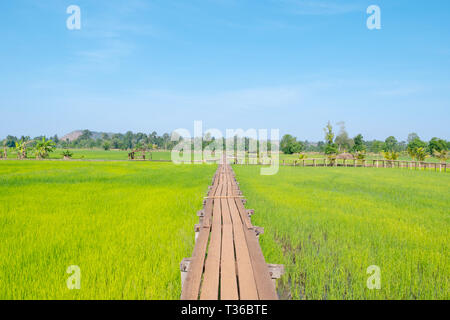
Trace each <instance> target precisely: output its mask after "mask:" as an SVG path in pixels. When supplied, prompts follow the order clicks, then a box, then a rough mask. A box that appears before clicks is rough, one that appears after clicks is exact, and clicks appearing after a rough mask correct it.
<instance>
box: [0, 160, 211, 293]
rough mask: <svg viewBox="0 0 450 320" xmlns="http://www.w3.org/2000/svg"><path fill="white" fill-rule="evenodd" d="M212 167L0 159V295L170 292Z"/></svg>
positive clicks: (177, 287) (190, 241)
mask: <svg viewBox="0 0 450 320" xmlns="http://www.w3.org/2000/svg"><path fill="white" fill-rule="evenodd" d="M215 169H216V168H215V166H213V165H184V166H176V165H174V164H171V163H150V162H55V161H0V299H178V298H179V295H180V290H181V284H180V271H179V263H180V261H181V259H182V258H184V257H189V256H191V254H192V249H193V245H194V231H193V226H194V224H195V223H197V221H198V217H197V216H196V211H197V210H199V209H200V208H201V206H202V197H203V196H204V195H205V193H206V191H207V186H208V185H209V184H210V182H211V177H212V175H213V174H214V171H215ZM70 265H77V266H79V267H80V269H81V289H80V290H69V289H68V288H67V285H66V281H67V279H68V277H69V276H70V275H69V274H67V273H66V270H67V268H68V267H69V266H70Z"/></svg>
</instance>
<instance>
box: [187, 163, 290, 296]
mask: <svg viewBox="0 0 450 320" xmlns="http://www.w3.org/2000/svg"><path fill="white" fill-rule="evenodd" d="M244 203H245V200H244V199H242V193H241V191H240V190H239V187H238V183H237V182H236V179H235V176H234V172H233V170H232V168H231V166H230V165H229V164H227V163H223V164H220V165H219V167H218V169H217V172H216V174H215V175H214V177H213V182H212V186H211V187H210V189H209V192H208V196H207V197H206V198H205V200H204V207H203V210H201V211H200V212H199V213H198V215H199V217H200V223H199V224H198V225H196V226H195V232H196V236H195V238H196V243H195V247H194V251H193V254H192V257H191V258H186V259H183V261H182V262H181V265H180V268H181V281H182V293H181V299H182V300H197V299H200V300H219V299H220V300H238V299H240V300H275V299H278V295H277V292H276V287H275V279H277V278H279V277H280V276H281V274H282V273H283V272H284V269H283V266H281V265H269V264H267V263H266V262H265V260H264V256H263V253H262V251H261V247H260V246H259V241H258V237H259V234H260V233H262V232H263V229H262V228H260V227H255V226H253V225H252V223H251V219H250V217H251V215H252V214H253V210H246V209H245V207H244Z"/></svg>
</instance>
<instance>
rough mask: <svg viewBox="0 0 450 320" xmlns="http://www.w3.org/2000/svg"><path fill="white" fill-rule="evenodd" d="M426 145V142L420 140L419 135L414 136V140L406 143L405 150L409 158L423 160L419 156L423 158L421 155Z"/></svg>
mask: <svg viewBox="0 0 450 320" xmlns="http://www.w3.org/2000/svg"><path fill="white" fill-rule="evenodd" d="M426 147H427V143H426V142H423V141H422V140H420V138H419V137H416V138H414V140H412V141H410V142H409V143H408V146H407V151H408V154H409V155H410V156H411V158H413V159H416V160H418V161H423V160H420V159H421V158H423V159H425V158H424V157H422V151H425V152H426Z"/></svg>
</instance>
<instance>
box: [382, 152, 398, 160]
mask: <svg viewBox="0 0 450 320" xmlns="http://www.w3.org/2000/svg"><path fill="white" fill-rule="evenodd" d="M383 156H384V158H385V159H386V160H398V157H399V156H400V153H398V152H396V151H385V152H383Z"/></svg>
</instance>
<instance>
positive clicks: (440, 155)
mask: <svg viewBox="0 0 450 320" xmlns="http://www.w3.org/2000/svg"><path fill="white" fill-rule="evenodd" d="M434 156H435V157H436V158H438V159H439V160H441V162H446V161H447V159H448V150H441V151H434Z"/></svg>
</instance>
